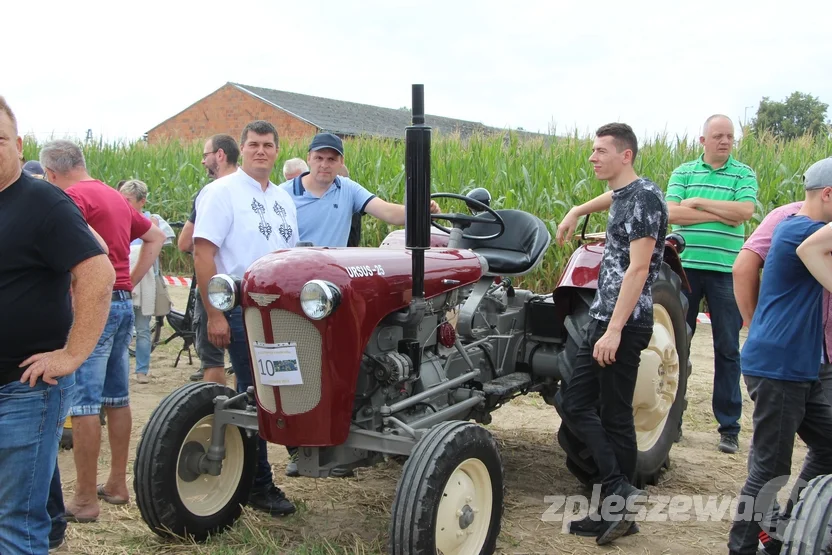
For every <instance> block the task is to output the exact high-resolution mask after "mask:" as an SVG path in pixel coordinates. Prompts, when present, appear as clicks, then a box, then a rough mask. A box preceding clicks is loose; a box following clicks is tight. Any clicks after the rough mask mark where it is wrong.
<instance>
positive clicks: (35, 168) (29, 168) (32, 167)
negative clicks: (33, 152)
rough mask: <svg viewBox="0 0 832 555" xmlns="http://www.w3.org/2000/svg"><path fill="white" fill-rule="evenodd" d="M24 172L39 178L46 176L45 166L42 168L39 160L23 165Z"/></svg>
mask: <svg viewBox="0 0 832 555" xmlns="http://www.w3.org/2000/svg"><path fill="white" fill-rule="evenodd" d="M23 171H25V172H26V173H30V174H32V175H38V176H40V175H44V174H46V172H45V171H43V166H41V165H40V162H38V161H37V160H29V161H28V162H26V163H25V164H23Z"/></svg>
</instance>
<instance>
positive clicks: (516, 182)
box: [24, 135, 832, 291]
mask: <svg viewBox="0 0 832 555" xmlns="http://www.w3.org/2000/svg"><path fill="white" fill-rule="evenodd" d="M307 145H308V142H307V141H299V142H287V141H286V140H283V139H282V140H281V150H280V155H279V157H278V160H277V163H276V164H275V170H274V172H273V174H272V181H274V182H275V183H280V182H282V181H283V176H282V174H281V169H282V167H283V162H284V161H285V160H287V159H289V158H292V157H295V156H298V157H301V158H304V159H305V158H306V147H307ZM344 146H345V163H346V165H347V167H348V168H349V170H350V175H351V177H352V179H354V180H356V181H358V182H359V183H361V184H362V185H364V186H365V187H367V188H368V189H369V190H370V191H372V192H374V193H376V194H377V195H378V196H379V197H381V198H383V199H385V200H389V201H392V202H399V203H403V202H404V183H405V175H404V142H403V141H391V140H382V139H377V138H365V137H362V138H354V139H349V140H347V141H345V145H344ZM38 148H39V147H38V144H37V143H35V142H33V141H31V140H27V141H26V142H25V143H24V154H25V156H26V159H37V155H38ZM591 149H592V139H591V138H588V137H579V136H578V135H571V136H568V137H561V138H558V139H557V140H550V141H544V140H543V139H531V140H530V139H523V140H520V139H518V138H517V137H516V136H514V135H512V136H510V137H505V138H504V137H498V136H474V137H471V138H469V139H465V140H463V139H460V138H459V137H456V136H434V138H433V143H432V150H431V181H432V191H433V192H439V191H442V192H456V193H463V194H464V193H466V192H467V191H469V190H470V189H472V188H474V187H485V188H487V189H488V190H489V191H490V192H491V195H492V197H493V199H494V202H493V204H492V205H493V206H494V207H495V208H518V209H522V210H525V211H528V212H531V213H533V214H535V215H537V216H538V217H540V218H541V219H542V220H544V221H545V222H546V223H547V225H548V226H549V230H550V232H551V234H552V237H553V239H554V235H555V230H556V228H557V223H558V222H559V221H560V219H561V218H562V217H563V215H564V214H565V213H566V211H567V210H569V208H570V207H572V206H573V205H575V204H580V203H582V202H585V201H586V200H588V199H590V198H592V197H594V196H596V195H598V194H601V193H602V192H604V191H605V190H606V189H605V187H606V185H605V184H604V183H602V182H600V181H598V180H597V179H595V176H594V173H593V171H592V167H591V165H590V164H589V162H588V161H587V159H588V158H589V156H590V154H591ZM84 153H85V156H86V160H87V167H88V170H89V172H90V174H91V175H92V176H93V177H95V178H97V179H101V180H102V181H104V182H105V183H108V184H110V185H112V186H115V185H116V184H117V183H118V181H119V180H121V179H131V178H137V179H141V180H143V181H145V182H146V183H147V184H148V187H149V189H150V196H149V199H148V204H147V206H146V209H147V210H150V211H151V212H154V213H158V214H161V215H162V216H163V217H164V218H166V219H167V220H168V221H169V222H172V221H184V220H186V219H187V217H188V214H189V213H190V209H191V202H192V199H193V198H194V196H195V195H196V193H197V192H198V191H199V189H200V188H201V187H202V186H203V185H205V184H206V183H207V177H206V173H205V170H204V168H203V167H202V165H201V163H200V162H201V155H202V143H201V142H195V143H189V144H185V143H179V142H169V143H164V144H153V145H150V144H147V143H145V142H141V141H139V142H135V143H128V144H122V143H119V144H105V143H102V142H98V143H94V142H93V143H87V144H85V145H84ZM700 153H701V150H700V148H699V145H698V143H697V142H695V141H689V140H687V139H684V138H677V139H676V140H669V139H668V138H667V137H663V136H659V137H655V138H654V139H652V140H649V141H647V142H646V143H643V144H642V145H640V147H639V153H638V157H637V159H636V171H637V173H638V174H639V175H641V176H643V177H647V178H650V179H652V180H653V181H655V182H656V183H657V184H658V185H659V186H660V187H661V188H662V189H665V188H666V186H667V180H668V178H669V176H670V174H671V172H672V171H673V169H674V168H675V167H676V166H678V165H679V164H681V163H682V162H684V161H687V160H690V159H692V158H695V157H697V156H699V154H700ZM733 155H734V156H735V157H736V158H737V159H738V160H739V161H741V162H744V163H746V164H748V165H749V166H751V167H752V168H753V169H754V170H755V172H756V173H757V179H758V182H759V185H760V190H759V194H758V205H757V210H756V212H755V214H754V217H753V219H752V220H751V221H750V222H748V223H747V224H746V233H749V234H750V233H751V231H753V229H754V228H755V227H756V225H757V224H758V223H759V222H760V220H762V219H763V217H764V216H765V215H766V214H767V213H768V212H769V211H770V210H772V209H773V208H775V207H777V206H780V205H782V204H786V203H789V202H792V201H795V200H800V199H802V198H803V190H802V183H801V176H802V174H803V171H804V170H805V169H806V168H807V167H808V166H809V165H811V164H812V163H813V162H815V161H817V160H819V159H821V158H825V157H828V156H832V139H830V138H828V137H824V138H811V137H802V138H799V139H795V140H791V141H779V140H776V139H774V138H773V137H770V136H762V137H755V136H747V137H746V138H744V139H743V140H742V141H740V142H739V143H738V144H737V146H736V148H735V150H734V153H733ZM440 200H441V202H440V204H441V205H442V207H443V209H444V210H445V211H461V210H463V206H462V205H461V203H460V204H456V203H455V201H449V200H448V199H440ZM363 222H364V224H363V233H362V243H363V245H364V246H375V245H378V244H379V243H380V242H381V241H382V239H383V238H384V237H385V236H386V235H387V233H388V232H389V231H391V230H392V228H391V227H390V226H388V225H387V224H385V223H383V222H381V221H379V220H376V219H374V218H372V217H365V218H363ZM440 223H442V224H443V225H445V224H447V222H444V223H443V222H440ZM604 223H605V216H603V215H595V216H593V217H592V218H591V219H590V222H589V226H588V229H587V231H589V232H593V231H601V230H603V227H604ZM575 245H576V243H574V242H573V244H571V245H564V246H562V247H559V246H557V245H556V244H555V243H554V242H553V244H552V245H551V246H550V248H549V251H548V252H547V255H546V259H545V261H544V264H542V265H541V267H539V268H538V269H537V270H536V271H535V272H534V273H532V274H529V275H527V276H525V277H524V279H523V285H524V287H530V288H532V289H535V290H539V291H546V290H551V289H552V288H553V287H554V286H555V284H556V283H557V279H558V277H559V275H560V272H561V270H562V268H563V267H564V266H565V263H566V261H567V260H568V258H569V256H570V255H571V253H572V251H573V249H574V246H575ZM162 261H163V266H164V268H165V271H166V272H167V273H169V274H173V275H190V274H191V272H192V263H191V258H190V256H189V255H183V254H182V253H179V252H178V251H177V250H176V248H175V247H166V248H165V249H164V251H163V254H162Z"/></svg>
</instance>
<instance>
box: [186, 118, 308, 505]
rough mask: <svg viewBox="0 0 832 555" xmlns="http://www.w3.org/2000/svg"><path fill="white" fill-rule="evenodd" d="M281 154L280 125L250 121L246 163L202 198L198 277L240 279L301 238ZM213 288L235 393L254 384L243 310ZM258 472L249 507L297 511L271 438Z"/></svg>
mask: <svg viewBox="0 0 832 555" xmlns="http://www.w3.org/2000/svg"><path fill="white" fill-rule="evenodd" d="M277 152H278V137H277V130H276V129H275V128H274V126H273V125H272V124H271V123H269V122H267V121H262V120H259V121H254V122H251V123H249V124H248V125H246V127H245V129H243V133H242V137H241V138H240V153H241V154H242V157H243V164H242V167H241V168H239V169H238V170H237V171H236V172H234V173H232V174H230V175H227V176H225V177H221V178H219V179H217V180H215V181H214V182H212V183H210V184H208V185H207V186H206V187H205V189H204V190H203V192H202V194H200V195H199V197H198V198H197V201H196V214H197V216H196V222H195V223H194V266H195V267H196V275H197V281H198V282H199V283H208V281H209V280H210V279H211V277H212V276H213V275H214V274H217V273H224V274H230V275H236V276H239V277H242V276H243V274H244V273H245V271H246V269H248V267H249V266H250V265H251V264H252V263H253V262H254V261H255V260H257V259H258V258H260V257H262V256H264V255H266V254H268V253H270V252H273V251H275V250H278V249H283V248H291V247H294V246H295V244H296V243H297V241H298V225H297V211H296V209H295V205H294V203H293V202H292V199H291V197H289V195H288V193H286V192H285V191H283V190H281V189H280V188H279V187H277V186H276V185H275V184H274V183H272V182H271V181H270V180H269V176H270V174H271V172H272V169H273V168H274V164H275V160H276V159H277ZM207 289H208V288H207V287H201V288H200V294H201V295H202V300H203V303H204V305H205V311H206V313H207V316H208V338H209V340H210V341H211V343H213V344H214V345H216V346H217V347H220V348H228V353H229V355H230V357H231V364H232V365H233V366H234V374H235V376H236V378H237V379H236V382H237V391H238V392H243V391H245V390H246V388H247V387H248V386H250V385H253V384H252V374H251V364H250V362H249V355H248V345H247V344H246V338H245V333H244V331H243V317H242V309H241V308H240V307H239V306H238V307H236V308H235V309H233V310H230V311H228V312H226V313H222V312H220V311H218V310H216V309H215V308H213V307H212V306H211V305H210V303H209V302H208V297H207ZM257 451H258V453H257V473H256V475H255V478H254V488H253V490H252V492H251V495H250V497H249V505H251V506H252V507H254V508H256V509H259V510H262V511H265V512H267V513H269V514H271V515H276V514H277V515H285V514H291V513H293V512H295V507H294V505H292V503H291V502H290V501H289V500H288V499H286V496H285V495H284V494H283V492H282V491H281V490H280V488H278V487H276V486H275V485H274V482H273V477H272V471H271V465H270V464H269V461H268V458H267V455H266V442H265V441H264V440H263V439H262V438H259V440H258V449H257Z"/></svg>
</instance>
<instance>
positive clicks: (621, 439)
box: [561, 319, 653, 494]
mask: <svg viewBox="0 0 832 555" xmlns="http://www.w3.org/2000/svg"><path fill="white" fill-rule="evenodd" d="M606 330H607V323H606V322H601V321H598V320H594V319H593V320H592V322H590V324H589V327H588V328H587V334H586V337H585V338H584V341H583V343H582V344H581V346H580V347H579V349H578V355H577V361H576V364H575V371H574V374H573V375H572V380H571V381H570V382H569V384H568V385H567V387H566V389H565V391H564V392H563V403H562V406H561V409H562V410H563V412H564V415H565V416H566V424H567V426H569V428H570V429H571V430H572V432H573V433H574V434H575V435H577V436H578V437H579V438H581V440H582V441H583V442H584V443H585V444H586V446H587V447H588V448H589V449H590V451H591V452H592V457H593V459H595V464H597V465H598V470H599V474H600V478H601V481H602V490H603V491H604V493H605V494H611V493H614V492H615V491H616V490H618V489H619V488H620V487H621V486H622V485H624V484H625V483H630V484H631V483H632V481H633V477H634V475H635V470H636V462H637V461H638V444H637V442H636V430H635V425H634V423H633V393H634V392H635V388H636V379H637V378H638V366H639V363H640V361H641V351H643V350H644V349H645V348H647V345H648V344H649V343H650V337H651V336H652V335H653V330H652V328H638V327H632V326H625V327H624V329H623V330H622V332H621V343H620V344H619V346H618V351H617V352H616V354H615V362H614V363H613V364H612V365H609V366H604V367H602V366H600V365H599V364H598V362H597V361H596V360H595V359H594V358H592V351H593V349H594V348H595V343H596V342H597V341H598V340H599V339H600V338H601V336H603V335H604V333H605V332H606ZM599 401H600V407H601V408H600V411H599V410H598V404H599Z"/></svg>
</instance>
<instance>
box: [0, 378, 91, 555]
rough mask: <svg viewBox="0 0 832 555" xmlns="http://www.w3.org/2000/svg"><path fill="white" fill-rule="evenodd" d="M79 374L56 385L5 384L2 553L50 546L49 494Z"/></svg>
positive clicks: (0, 404) (0, 456)
mask: <svg viewBox="0 0 832 555" xmlns="http://www.w3.org/2000/svg"><path fill="white" fill-rule="evenodd" d="M74 383H75V378H74V376H73V375H70V376H66V377H64V378H59V379H58V385H55V386H50V385H48V384H46V383H44V382H43V381H40V380H39V381H38V383H37V384H36V385H35V387H29V384H28V383H25V384H22V383H20V382H17V381H15V382H12V383H10V384H6V385H4V386H2V387H0V422H2V424H3V433H2V434H0V461H2V464H0V553H3V554H4V555H18V554H35V553H36V554H42V553H46V552H47V551H48V550H49V535H50V531H51V529H52V522H51V519H50V515H49V512H48V510H47V500H48V498H49V490H50V485H51V482H52V477H53V474H54V470H55V466H56V463H57V460H58V441H59V440H60V437H61V432H62V430H63V423H64V419H65V418H66V414H67V410H68V408H69V403H70V398H69V393H70V388H71V387H72V386H73V384H74Z"/></svg>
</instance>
